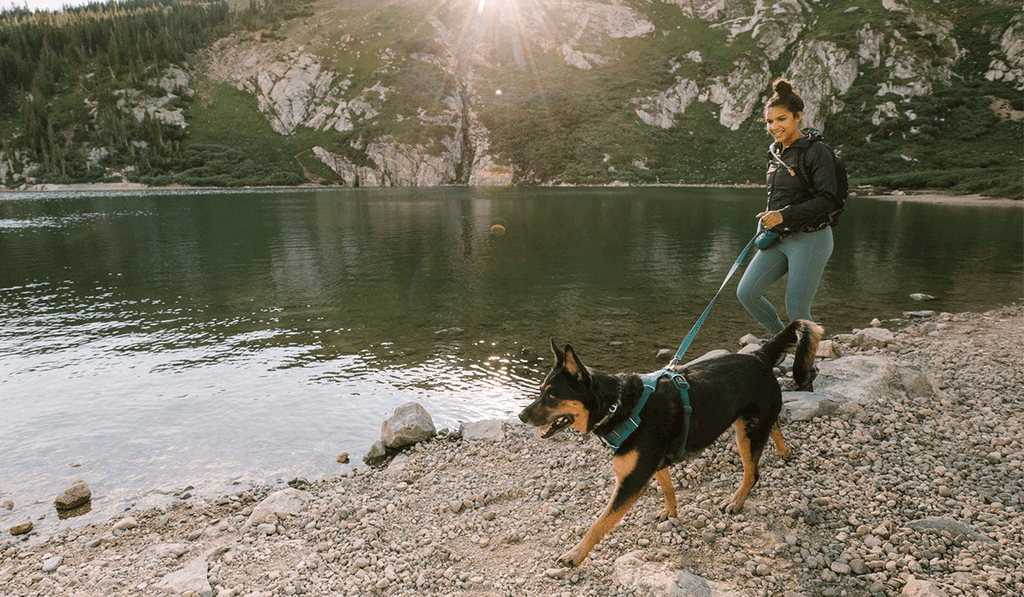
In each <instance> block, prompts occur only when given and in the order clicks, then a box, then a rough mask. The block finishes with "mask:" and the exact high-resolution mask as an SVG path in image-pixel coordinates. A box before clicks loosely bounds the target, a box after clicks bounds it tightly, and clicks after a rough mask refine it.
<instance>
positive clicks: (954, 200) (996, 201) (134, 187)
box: [0, 182, 1024, 207]
mask: <svg viewBox="0 0 1024 597" xmlns="http://www.w3.org/2000/svg"><path fill="white" fill-rule="evenodd" d="M33 186H34V187H36V188H29V189H6V188H0V197H2V196H3V195H5V194H12V195H16V194H22V193H66V192H110V191H123V192H141V191H148V192H160V191H164V190H167V191H179V190H201V191H216V190H221V191H238V190H287V189H322V190H332V189H350V188H352V187H345V186H320V185H314V184H309V185H301V186H294V187H188V186H179V185H175V186H166V187H148V186H146V185H143V184H141V183H133V182H115V183H85V184H42V185H33ZM648 187H649V188H672V187H680V188H709V189H712V188H729V189H751V188H754V189H756V188H764V185H759V184H744V183H737V184H685V183H678V184H667V183H666V184H651V185H636V186H630V185H617V184H614V183H611V184H607V185H595V186H594V188H602V189H603V188H648ZM363 188H366V187H363ZM375 188H377V189H386V188H397V187H375ZM537 188H545V187H537ZM550 188H563V187H550ZM573 188H586V187H581V186H576V187H573ZM854 192H856V191H854ZM856 196H857V197H861V198H865V199H876V200H879V201H907V202H914V203H937V204H946V205H964V206H967V205H975V206H985V207H1024V200H1022V199H1010V198H1007V197H988V196H985V195H978V194H966V195H958V194H955V193H951V192H948V191H942V190H927V191H916V190H915V191H894V192H891V193H879V192H876V191H875V190H869V191H867V192H865V193H864V194H858V195H856Z"/></svg>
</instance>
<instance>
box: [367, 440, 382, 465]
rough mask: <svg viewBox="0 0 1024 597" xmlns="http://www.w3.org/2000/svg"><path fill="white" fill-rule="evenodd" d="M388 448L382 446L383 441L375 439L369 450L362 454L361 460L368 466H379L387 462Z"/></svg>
mask: <svg viewBox="0 0 1024 597" xmlns="http://www.w3.org/2000/svg"><path fill="white" fill-rule="evenodd" d="M387 459H388V449H387V447H385V446H384V442H382V441H376V442H373V445H372V446H370V451H369V452H367V453H366V454H365V455H364V456H363V462H365V463H366V464H367V465H368V466H379V465H381V464H384V463H385V462H387Z"/></svg>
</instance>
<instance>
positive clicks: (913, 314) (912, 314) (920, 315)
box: [903, 311, 938, 319]
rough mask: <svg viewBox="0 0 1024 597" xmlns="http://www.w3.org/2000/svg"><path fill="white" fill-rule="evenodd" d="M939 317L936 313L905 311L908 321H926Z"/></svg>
mask: <svg viewBox="0 0 1024 597" xmlns="http://www.w3.org/2000/svg"><path fill="white" fill-rule="evenodd" d="M936 315H938V313H936V312H935V311H904V312H903V316H904V317H906V318H908V319H925V318H928V317H935V316H936Z"/></svg>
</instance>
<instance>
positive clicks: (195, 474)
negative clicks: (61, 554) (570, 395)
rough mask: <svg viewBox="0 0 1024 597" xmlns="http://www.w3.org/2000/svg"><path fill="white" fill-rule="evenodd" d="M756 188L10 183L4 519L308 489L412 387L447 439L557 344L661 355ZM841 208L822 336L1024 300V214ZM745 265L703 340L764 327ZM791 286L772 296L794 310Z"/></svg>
mask: <svg viewBox="0 0 1024 597" xmlns="http://www.w3.org/2000/svg"><path fill="white" fill-rule="evenodd" d="M764 194H765V193H764V190H763V189H696V188H629V189H623V188H586V189H580V188H572V189H560V188H559V189H552V188H542V189H537V188H524V189H518V188H505V189H493V188H430V189H427V188H424V189H372V190H370V189H365V190H364V189H341V190H335V189H331V190H316V189H295V190H244V191H205V190H204V191H195V190H154V191H145V192H91V193H90V192H63V193H16V194H3V195H0V413H2V414H0V459H2V460H0V462H2V466H0V500H11V501H13V502H14V503H15V505H16V507H15V510H14V511H13V512H8V511H7V510H4V509H0V524H3V525H4V526H3V528H5V529H6V528H7V527H9V526H10V525H11V524H15V523H16V522H21V521H23V520H24V519H26V518H27V517H28V514H29V513H31V514H32V518H34V519H35V518H38V516H40V515H42V514H46V513H49V515H48V516H47V519H46V520H45V521H37V524H36V526H37V528H44V529H45V528H47V527H55V526H56V525H59V524H68V523H62V522H58V521H57V520H56V516H55V514H53V508H52V500H53V498H54V496H55V495H56V494H57V493H58V492H59V491H60V490H62V489H64V488H65V487H66V486H68V485H70V484H71V483H72V482H73V481H75V480H76V479H85V480H86V481H87V482H88V483H89V484H90V486H91V487H92V489H93V492H94V511H93V513H91V514H90V515H88V516H87V517H84V518H83V520H88V519H89V517H93V518H102V519H105V518H106V517H107V516H109V515H110V514H111V513H113V512H117V511H120V510H123V509H124V508H125V507H128V506H129V505H131V504H137V505H139V506H147V505H153V504H156V503H160V502H161V501H166V500H169V499H172V496H173V494H174V493H175V492H180V491H181V490H183V489H184V488H186V487H187V486H194V487H195V488H196V489H195V490H193V493H203V492H208V493H211V494H212V493H214V492H220V491H226V490H227V488H230V487H231V485H232V484H239V483H250V482H262V481H268V480H269V481H270V482H274V481H275V480H276V479H284V480H288V479H291V478H294V477H296V476H304V477H307V478H309V479H310V480H313V479H314V478H317V477H319V476H321V475H322V474H325V473H331V472H339V471H341V470H343V467H342V465H339V464H338V463H337V462H336V461H335V458H336V456H337V455H338V454H339V453H340V452H350V453H351V454H352V460H353V463H354V464H361V462H360V457H361V456H362V455H363V454H364V453H365V452H366V450H367V449H368V448H369V446H370V444H371V443H372V442H373V441H375V440H377V439H378V438H379V435H380V424H381V422H382V421H383V420H384V419H385V418H387V417H388V416H389V415H390V414H391V413H392V411H393V409H394V408H395V407H397V406H400V405H402V404H404V403H406V402H409V401H416V402H420V403H422V404H423V405H424V406H425V407H426V409H427V410H428V411H429V412H430V413H431V415H432V416H433V418H434V421H435V424H436V425H437V427H438V428H439V429H440V428H443V427H448V428H452V429H455V428H457V427H458V425H459V422H460V421H468V420H477V419H483V418H503V417H507V416H511V415H514V414H515V413H516V412H518V410H519V409H521V408H522V406H524V405H525V404H526V403H527V402H528V401H529V400H530V398H531V396H533V394H534V392H535V391H536V387H537V384H538V383H539V381H540V380H541V379H542V378H543V375H544V374H545V373H546V370H547V368H548V367H549V366H550V352H549V350H548V348H547V347H548V345H549V341H550V339H551V338H554V339H555V340H556V341H557V342H559V343H570V342H571V343H572V344H573V346H574V347H575V348H576V349H577V351H578V353H579V354H580V356H581V358H582V359H583V360H584V362H586V363H587V364H589V365H592V366H596V367H598V368H601V369H606V370H612V371H620V370H633V371H641V372H642V371H653V370H655V369H657V368H659V367H660V366H662V365H663V363H662V362H659V361H657V360H656V359H655V355H656V353H657V351H658V350H659V349H662V348H668V349H672V350H675V349H676V348H677V347H678V345H679V343H680V342H681V340H682V338H683V336H685V334H686V332H687V331H688V330H689V329H690V327H691V326H692V325H693V323H694V322H695V321H696V319H697V317H698V316H699V315H700V314H701V312H702V311H703V310H704V308H705V306H706V305H707V303H708V301H710V300H711V297H712V296H713V295H714V293H715V291H716V290H717V289H718V287H719V285H720V284H721V282H722V280H723V279H724V277H725V274H726V273H727V272H728V270H729V267H730V266H731V265H732V263H733V262H734V260H735V259H736V257H737V255H738V254H739V252H740V250H741V249H742V248H743V247H744V246H745V245H746V243H747V241H748V240H749V239H750V237H751V236H752V235H753V233H754V229H755V219H754V215H755V214H756V213H757V212H758V211H760V209H761V207H762V206H763V205H764ZM848 206H849V209H848V211H847V213H846V214H844V216H843V219H842V222H841V223H840V225H839V226H838V227H837V228H836V229H835V246H836V248H835V253H834V254H833V256H832V259H831V261H830V262H829V265H828V267H827V269H826V271H825V276H824V279H823V280H822V284H821V287H820V289H819V291H818V295H817V299H816V301H815V310H814V315H815V318H816V319H817V320H818V321H819V322H821V323H822V324H823V325H824V326H825V327H826V329H827V331H828V332H830V333H848V332H850V331H851V329H853V328H861V327H866V326H867V325H868V323H869V322H870V321H871V320H872V319H873V318H876V317H877V318H880V319H882V320H887V319H892V318H897V317H901V316H902V313H903V312H904V311H916V310H922V309H932V310H935V311H948V312H962V311H985V310H988V309H991V308H994V307H997V306H1000V305H1006V304H1010V303H1012V302H1016V301H1019V300H1021V297H1022V295H1024V274H1022V269H1024V265H1022V264H1024V209H1021V206H1020V205H1011V206H975V205H971V206H957V205H936V204H928V203H913V202H897V201H878V200H871V199H867V198H852V199H850V200H849V202H848ZM748 260H749V258H748ZM738 278H739V274H737V276H736V277H735V278H734V279H733V280H732V281H731V282H730V284H729V286H728V287H727V288H726V290H725V291H724V292H723V295H722V297H721V298H719V300H718V302H717V303H716V305H715V307H714V310H713V311H712V312H711V315H710V317H709V318H708V320H707V323H706V324H705V325H704V328H703V329H702V331H701V333H700V334H699V335H698V337H697V340H696V342H695V343H694V345H693V346H692V347H691V348H690V351H689V352H688V353H687V357H688V358H694V357H697V356H699V355H700V354H703V353H704V352H706V351H708V350H711V349H715V348H728V349H730V350H735V349H737V348H739V344H738V339H739V338H740V337H741V336H743V335H744V334H746V333H755V334H760V333H761V332H762V330H761V329H759V327H758V326H757V324H756V323H755V322H754V321H753V319H751V318H750V317H749V316H748V315H747V313H746V312H745V311H744V310H743V308H742V307H741V306H740V305H739V303H738V301H737V300H736V298H735V294H734V293H735V287H736V280H738ZM783 286H784V284H782V283H780V284H778V285H776V287H775V288H774V289H773V291H774V294H772V295H769V298H770V299H771V300H772V301H773V302H774V303H775V304H776V306H777V307H779V308H780V310H782V306H783V301H782V296H783V290H784V289H783ZM912 293H927V294H929V295H933V296H934V297H935V298H936V300H934V301H930V302H926V303H922V302H916V301H914V300H912V299H911V298H910V295H911V294H912ZM783 312H784V311H783ZM531 349H535V351H536V354H537V356H538V357H539V360H538V359H537V358H534V357H533V356H532V354H533V353H532V351H531ZM7 523H10V524H7Z"/></svg>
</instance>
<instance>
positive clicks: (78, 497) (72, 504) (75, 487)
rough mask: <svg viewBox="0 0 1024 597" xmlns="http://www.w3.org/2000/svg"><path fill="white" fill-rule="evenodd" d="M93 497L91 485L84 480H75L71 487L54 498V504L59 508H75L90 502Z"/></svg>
mask: <svg viewBox="0 0 1024 597" xmlns="http://www.w3.org/2000/svg"><path fill="white" fill-rule="evenodd" d="M91 499H92V490H91V489H89V485H88V484H87V483H86V482H85V481H82V480H78V481H75V482H74V483H73V484H72V485H71V487H68V488H67V489H65V490H64V491H62V492H61V493H60V495H58V496H57V498H56V499H55V500H53V504H54V505H55V506H57V509H58V510H73V509H75V508H78V507H79V506H84V505H85V504H87V503H89V500H91Z"/></svg>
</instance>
